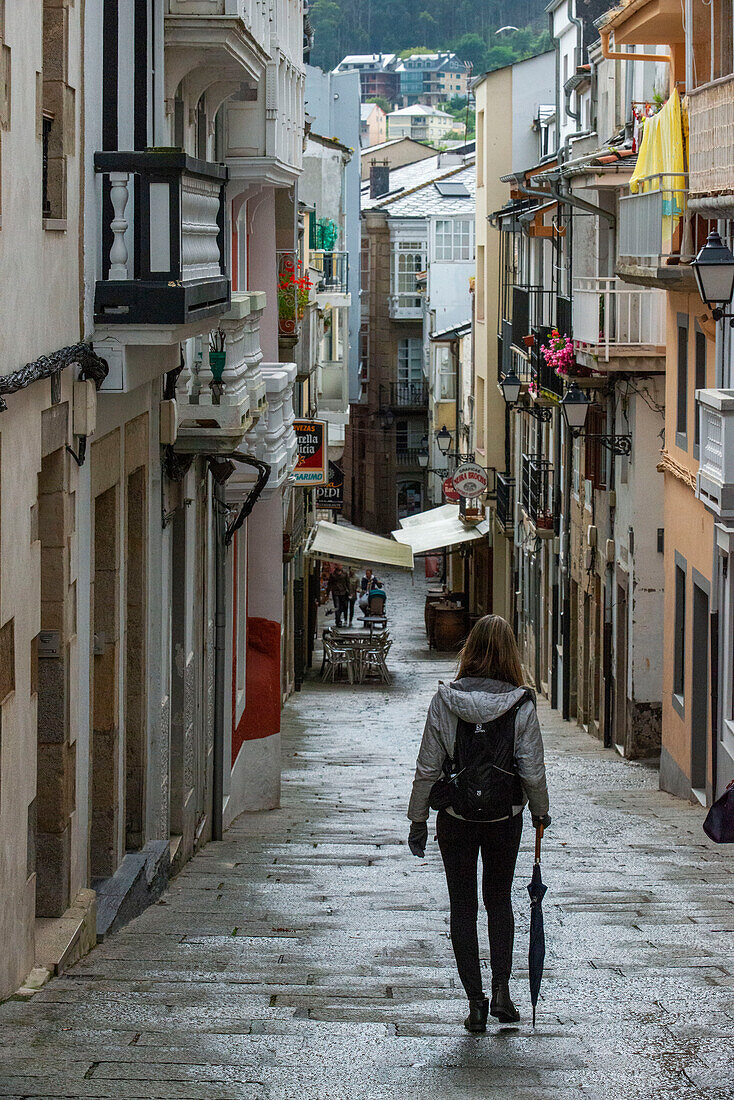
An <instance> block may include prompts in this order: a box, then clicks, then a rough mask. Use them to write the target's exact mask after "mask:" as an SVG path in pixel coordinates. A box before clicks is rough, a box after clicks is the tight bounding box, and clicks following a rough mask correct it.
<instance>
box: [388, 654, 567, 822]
mask: <svg viewBox="0 0 734 1100" xmlns="http://www.w3.org/2000/svg"><path fill="white" fill-rule="evenodd" d="M525 690H527V689H525V688H518V687H513V685H512V684H505V683H502V682H501V681H499V680H488V679H483V678H482V679H479V678H474V677H471V676H466V677H464V678H463V679H461V680H455V681H454V683H453V684H440V685H439V688H438V691H437V692H436V694H435V695H434V696H433V699H432V700H431V705H430V706H429V708H428V717H427V719H426V728H425V729H424V731H423V740H422V741H421V747H420V751H419V752H418V762H417V764H416V769H415V779H414V780H413V791H412V793H411V796H410V805H409V806H408V817H409V818H410V820H411V821H427V820H428V812H429V807H428V798H429V796H430V793H431V787H432V786H433V784H434V783H435V782H436V780H437V779H438V778H439V777H440V776H441V772H442V770H443V764H444V760H445V759H446V757H447V756H448V757H453V754H454V742H455V740H456V724H457V719H459V718H463V719H465V720H466V721H467V722H473V723H475V724H476V723H480V722H481V723H484V722H490V721H492V719H493V718H498V717H499V716H500V715H501V714H504V713H505V711H508V710H509V709H510V708H511V707H513V706H514V705H515V703H517V701H518V700H519V699H520V698H521V696H522V693H523V691H525ZM515 763H516V765H517V770H518V773H519V775H520V780H521V782H522V788H523V792H524V794H525V801H526V802H528V803H529V804H530V812H531V813H533V814H536V815H537V816H538V817H542V816H543V815H544V814H547V813H548V788H547V786H546V781H545V763H544V761H543V738H542V737H541V734H540V725H539V723H538V712H537V711H536V709H535V697H534V696H533V698H532V699H528V700H527V702H525V703H523V705H522V706H521V707H519V708H518V711H517V714H516V717H515ZM524 805H525V802H523V806H524ZM523 806H514V807H513V813H515V814H517V813H520V812H521V810H522V809H523ZM456 816H458V815H456Z"/></svg>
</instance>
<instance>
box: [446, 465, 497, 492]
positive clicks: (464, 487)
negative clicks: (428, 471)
mask: <svg viewBox="0 0 734 1100" xmlns="http://www.w3.org/2000/svg"><path fill="white" fill-rule="evenodd" d="M451 480H452V481H453V483H454V488H455V489H456V492H457V493H459V494H460V495H461V496H463V497H480V496H481V495H482V493H486V491H487V486H488V485H489V478H488V477H487V471H486V470H485V469H484V468H483V467H482V466H477V464H476V462H464V463H463V464H462V465H461V466H459V468H458V470H456V471H455V473H454V474H453V475H452V478H451Z"/></svg>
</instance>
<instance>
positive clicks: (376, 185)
mask: <svg viewBox="0 0 734 1100" xmlns="http://www.w3.org/2000/svg"><path fill="white" fill-rule="evenodd" d="M389 190H390V165H389V164H388V162H387V161H386V160H385V161H383V162H382V164H378V163H377V161H376V160H373V161H372V163H371V164H370V198H371V199H379V198H380V197H381V196H382V195H386V194H387V193H388V191H389Z"/></svg>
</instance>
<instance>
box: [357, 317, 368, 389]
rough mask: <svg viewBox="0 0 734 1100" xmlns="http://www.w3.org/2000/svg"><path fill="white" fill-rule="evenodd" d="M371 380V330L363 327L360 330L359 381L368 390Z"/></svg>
mask: <svg viewBox="0 0 734 1100" xmlns="http://www.w3.org/2000/svg"><path fill="white" fill-rule="evenodd" d="M369 380H370V330H369V329H368V328H366V327H365V326H363V327H362V328H361V329H360V330H359V381H360V385H361V386H362V387H363V388H366V386H367V383H368V382H369Z"/></svg>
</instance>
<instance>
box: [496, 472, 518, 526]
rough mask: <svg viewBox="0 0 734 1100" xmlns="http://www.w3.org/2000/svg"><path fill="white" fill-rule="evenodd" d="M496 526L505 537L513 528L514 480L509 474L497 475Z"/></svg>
mask: <svg viewBox="0 0 734 1100" xmlns="http://www.w3.org/2000/svg"><path fill="white" fill-rule="evenodd" d="M496 516H497V525H498V526H499V528H500V530H501V531H503V532H504V533H505V534H506V535H508V534H512V532H513V530H514V528H515V479H514V477H512V476H511V475H510V474H500V473H498V474H497V502H496Z"/></svg>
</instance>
